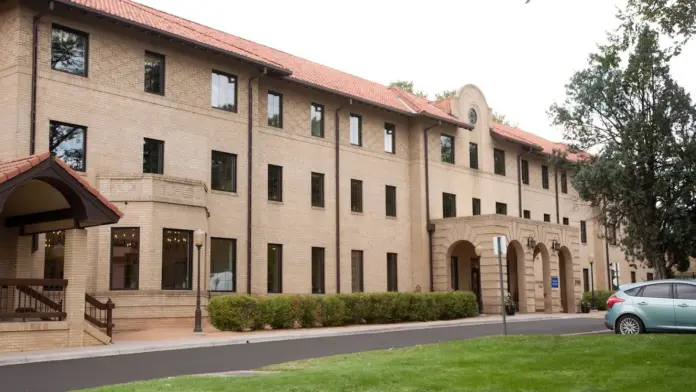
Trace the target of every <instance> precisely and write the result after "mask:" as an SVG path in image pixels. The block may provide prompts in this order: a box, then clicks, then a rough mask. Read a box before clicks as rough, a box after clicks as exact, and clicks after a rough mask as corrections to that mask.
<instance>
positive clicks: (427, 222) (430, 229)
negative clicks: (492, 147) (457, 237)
mask: <svg viewBox="0 0 696 392" xmlns="http://www.w3.org/2000/svg"><path fill="white" fill-rule="evenodd" d="M438 125H442V121H439V120H438V122H437V124H434V125H431V126H429V127H427V128H424V129H423V149H424V150H425V229H426V230H427V231H428V265H429V267H430V291H431V292H433V291H435V271H434V270H433V269H434V265H433V233H434V232H435V225H434V224H432V223H430V181H429V180H428V171H429V170H428V131H429V130H430V129H431V128H435V127H436V126H438Z"/></svg>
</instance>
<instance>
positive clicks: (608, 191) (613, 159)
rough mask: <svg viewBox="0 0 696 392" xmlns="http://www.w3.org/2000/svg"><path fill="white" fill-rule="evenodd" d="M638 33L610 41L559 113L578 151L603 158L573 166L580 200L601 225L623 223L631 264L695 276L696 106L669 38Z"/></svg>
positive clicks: (570, 88) (569, 88) (570, 87)
mask: <svg viewBox="0 0 696 392" xmlns="http://www.w3.org/2000/svg"><path fill="white" fill-rule="evenodd" d="M633 31H635V32H637V35H636V36H635V37H633V38H635V39H633V38H631V39H626V37H625V34H631V33H630V32H627V31H624V32H623V33H622V34H623V35H622V36H617V35H610V39H609V43H608V44H606V45H602V46H600V47H599V49H598V51H597V53H594V54H592V55H590V58H589V65H588V66H587V68H585V69H583V70H581V71H579V72H576V73H575V74H574V75H573V76H572V78H571V79H570V82H569V83H568V84H567V85H566V99H565V101H564V102H563V103H562V104H554V105H552V106H551V108H550V115H551V117H552V118H553V123H554V124H555V125H560V126H562V127H563V128H564V136H565V138H566V139H567V140H570V141H572V144H571V146H572V147H573V148H578V149H581V150H584V151H588V150H590V151H593V152H595V153H594V154H593V155H592V156H590V157H588V158H586V159H584V160H582V161H581V162H577V163H570V162H568V161H565V164H567V165H569V166H570V169H572V171H573V177H572V182H573V185H574V187H575V188H576V189H577V191H578V193H579V195H580V197H581V198H582V199H583V200H586V201H588V202H590V204H591V206H592V207H593V208H594V209H595V211H597V215H596V218H597V220H598V221H599V223H600V224H601V225H603V226H605V227H616V226H617V225H620V229H621V231H622V232H621V238H619V239H618V240H619V242H618V245H619V246H621V248H622V250H624V252H625V254H626V258H627V260H628V261H629V262H631V263H636V262H642V263H644V264H646V265H647V266H648V267H652V268H654V270H655V276H656V277H657V278H658V279H660V278H664V277H666V276H667V270H668V269H671V268H672V267H677V269H679V270H682V271H683V270H686V269H687V268H688V266H689V256H690V255H694V254H695V253H696V252H694V250H695V248H696V246H695V244H696V242H695V241H694V240H693V239H694V238H695V237H696V201H695V200H696V197H695V196H696V140H695V139H694V138H695V136H696V107H695V106H694V105H693V103H692V101H691V97H690V95H689V94H688V93H687V92H686V91H685V90H684V89H683V88H682V87H680V86H679V85H678V84H677V82H676V81H674V80H673V79H672V77H671V75H670V68H669V61H670V59H671V57H672V52H671V51H669V50H667V49H662V48H661V47H660V44H659V37H660V34H659V32H658V31H657V30H655V29H654V28H651V27H649V25H647V24H643V25H642V26H640V29H634V30H633ZM631 43H632V44H631Z"/></svg>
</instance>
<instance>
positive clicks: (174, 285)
mask: <svg viewBox="0 0 696 392" xmlns="http://www.w3.org/2000/svg"><path fill="white" fill-rule="evenodd" d="M163 232H164V234H163V236H162V290H191V288H192V287H193V286H192V284H191V281H192V280H193V262H192V260H193V244H192V242H193V232H192V231H189V230H174V229H164V230H163Z"/></svg>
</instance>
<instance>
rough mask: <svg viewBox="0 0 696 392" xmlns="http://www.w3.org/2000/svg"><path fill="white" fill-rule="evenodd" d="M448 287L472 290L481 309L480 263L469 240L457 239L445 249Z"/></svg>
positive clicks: (456, 289)
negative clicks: (447, 265) (447, 266)
mask: <svg viewBox="0 0 696 392" xmlns="http://www.w3.org/2000/svg"><path fill="white" fill-rule="evenodd" d="M447 260H448V262H449V271H450V274H449V277H450V279H449V280H450V289H451V290H455V291H458V290H461V291H472V292H473V293H474V294H475V295H476V299H477V302H478V306H479V311H481V309H483V301H482V298H481V263H480V258H479V257H478V256H476V247H475V246H474V244H472V243H471V242H469V241H457V242H455V243H454V244H452V246H450V248H449V249H448V250H447Z"/></svg>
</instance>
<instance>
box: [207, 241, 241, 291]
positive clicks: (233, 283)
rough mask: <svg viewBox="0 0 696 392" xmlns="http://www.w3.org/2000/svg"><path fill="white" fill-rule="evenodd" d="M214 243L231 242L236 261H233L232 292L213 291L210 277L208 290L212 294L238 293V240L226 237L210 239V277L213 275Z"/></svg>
mask: <svg viewBox="0 0 696 392" xmlns="http://www.w3.org/2000/svg"><path fill="white" fill-rule="evenodd" d="M213 241H230V242H231V243H232V247H233V250H234V252H233V254H234V260H232V290H212V289H211V288H210V287H212V286H211V285H210V276H209V277H208V290H209V291H210V292H212V293H236V292H237V251H238V249H237V239H236V238H225V237H210V268H209V271H208V275H211V274H212V273H213Z"/></svg>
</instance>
